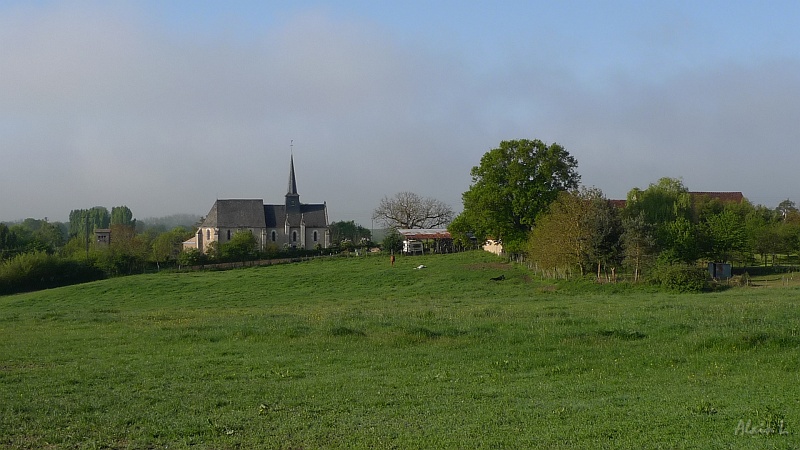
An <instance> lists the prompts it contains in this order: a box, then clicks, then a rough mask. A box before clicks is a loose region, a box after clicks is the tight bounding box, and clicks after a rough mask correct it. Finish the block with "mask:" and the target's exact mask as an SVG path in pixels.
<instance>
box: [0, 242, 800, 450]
mask: <svg viewBox="0 0 800 450" xmlns="http://www.w3.org/2000/svg"><path fill="white" fill-rule="evenodd" d="M420 264H423V265H425V266H427V267H426V268H424V269H416V268H415V267H417V266H419V265H420ZM501 274H502V275H504V277H505V280H504V281H500V282H496V281H491V280H490V278H492V277H496V276H498V275H501ZM616 290H619V292H613V291H616ZM799 300H800V290H798V289H797V288H795V287H776V288H769V289H764V288H761V289H758V288H737V289H730V290H727V291H724V292H718V293H708V294H696V295H673V294H665V293H657V292H649V291H647V290H644V289H631V290H626V289H621V288H620V287H619V286H603V287H596V286H590V287H583V286H580V285H574V284H567V285H556V284H552V283H551V282H547V281H540V280H536V279H533V278H532V277H531V276H530V274H529V273H528V272H526V271H525V270H524V269H523V268H520V267H517V266H514V265H510V264H506V263H503V262H502V261H501V260H499V259H495V258H494V257H493V256H491V255H489V254H486V253H482V252H471V253H464V254H455V255H440V256H424V257H400V258H398V259H397V263H396V265H395V267H390V265H389V261H388V258H383V257H367V258H365V257H361V258H349V259H326V260H315V261H309V262H305V263H299V264H292V265H283V266H270V267H261V268H249V269H240V270H231V271H226V272H203V273H164V274H157V275H143V276H135V277H125V278H116V279H110V280H104V281H100V282H95V283H89V284H84V285H78V286H70V287H65V288H60V289H53V290H48V291H42V292H37V293H30V294H22V295H13V296H6V297H0V447H2V448H166V447H168V448H188V447H192V448H215V449H216V448H366V447H371V448H498V447H514V448H796V447H797V446H798V445H800V439H798V433H800V376H799V375H798V374H800V351H799V347H800V325H798V324H800V306H798V305H800V301H799Z"/></svg>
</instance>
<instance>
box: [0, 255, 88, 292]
mask: <svg viewBox="0 0 800 450" xmlns="http://www.w3.org/2000/svg"><path fill="white" fill-rule="evenodd" d="M102 278H104V274H103V271H102V270H100V269H98V268H97V267H95V266H94V265H92V264H91V263H89V262H86V261H80V260H75V259H69V258H62V257H59V256H55V255H48V254H47V253H45V252H34V253H22V254H19V255H17V256H15V257H14V258H11V259H10V260H8V261H5V262H3V263H2V265H0V294H12V293H16V292H24V291H34V290H39V289H47V288H53V287H58V286H66V285H70V284H77V283H85V282H87V281H94V280H99V279H102Z"/></svg>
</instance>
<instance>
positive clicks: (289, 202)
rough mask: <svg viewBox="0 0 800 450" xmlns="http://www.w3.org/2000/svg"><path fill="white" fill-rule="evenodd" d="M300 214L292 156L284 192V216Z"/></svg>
mask: <svg viewBox="0 0 800 450" xmlns="http://www.w3.org/2000/svg"><path fill="white" fill-rule="evenodd" d="M298 213H300V194H298V193H297V180H296V179H295V177H294V154H292V156H291V159H290V160H289V188H288V189H287V192H286V214H298Z"/></svg>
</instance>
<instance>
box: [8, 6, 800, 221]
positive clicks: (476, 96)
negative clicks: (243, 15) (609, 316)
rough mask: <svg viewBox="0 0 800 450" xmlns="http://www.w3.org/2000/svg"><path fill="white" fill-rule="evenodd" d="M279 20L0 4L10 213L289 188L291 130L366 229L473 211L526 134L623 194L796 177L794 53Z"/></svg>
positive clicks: (323, 182) (300, 153) (294, 16)
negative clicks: (589, 48)
mask: <svg viewBox="0 0 800 450" xmlns="http://www.w3.org/2000/svg"><path fill="white" fill-rule="evenodd" d="M276 17H278V20H274V21H269V22H265V25H264V26H263V27H262V28H258V27H252V26H250V28H248V30H249V31H248V32H247V33H236V32H235V30H236V28H237V26H238V25H239V24H238V23H237V18H236V17H235V16H232V17H226V19H225V21H224V23H223V26H222V27H221V28H213V29H214V31H213V32H209V31H207V30H203V31H197V30H195V29H192V28H191V27H187V28H186V29H180V30H175V29H170V28H169V27H167V26H166V25H165V23H164V22H161V21H159V20H157V19H155V18H154V17H153V12H152V11H146V10H144V9H141V7H140V6H139V4H137V3H130V4H122V6H120V5H119V4H113V5H112V4H107V3H103V2H98V3H64V4H62V3H53V4H46V5H45V6H26V7H18V8H16V9H13V10H8V9H7V10H5V11H4V12H2V13H0V42H2V43H3V45H0V60H2V61H3V64H2V65H0V146H1V147H2V148H3V151H4V157H5V159H6V163H5V164H2V165H0V189H2V190H3V192H6V193H8V192H10V193H13V195H10V196H6V198H7V200H4V202H3V205H2V210H1V211H0V219H2V220H13V219H18V218H23V217H29V216H30V217H44V216H48V217H51V218H54V219H61V220H64V219H66V217H67V215H68V213H69V211H70V210H71V209H76V208H86V207H91V206H95V205H103V206H107V207H111V206H116V205H122V204H125V205H127V206H129V207H130V208H131V209H132V210H133V212H134V214H135V215H136V216H137V217H148V216H159V215H167V214H172V213H196V214H205V213H206V212H207V211H208V209H209V208H210V207H211V205H212V204H213V201H214V200H215V199H216V198H264V200H265V201H267V202H280V201H282V199H283V195H284V194H285V191H286V182H287V177H288V164H289V151H290V148H289V143H290V142H291V141H292V140H293V141H294V147H293V150H294V154H295V165H296V169H297V177H298V183H299V190H300V194H301V200H302V201H305V202H321V201H326V202H327V203H328V205H329V211H330V214H331V219H332V220H351V219H354V220H356V221H357V222H359V223H362V224H365V225H366V224H369V221H370V215H371V211H372V210H373V208H374V207H375V206H376V205H377V204H378V202H379V200H380V199H381V198H382V197H384V196H392V195H394V194H395V193H396V192H400V191H412V192H416V193H418V194H420V195H422V196H426V197H434V198H437V199H439V200H442V201H444V202H446V203H448V204H450V205H451V206H452V207H453V208H454V209H456V210H459V209H460V207H461V193H462V192H464V191H465V190H466V189H467V188H468V186H469V183H470V178H469V170H470V168H471V167H472V166H474V165H477V164H478V163H479V161H480V157H481V156H482V155H483V153H485V152H486V151H488V150H490V149H491V148H493V147H495V146H497V144H498V143H499V142H500V141H501V140H504V139H517V138H539V139H542V140H545V141H548V142H554V141H556V142H559V143H561V144H563V145H565V147H566V148H567V149H568V150H569V151H570V152H571V153H572V154H573V155H574V156H576V157H577V159H578V161H579V164H580V165H579V171H580V173H581V174H582V175H583V181H584V183H586V184H589V185H595V186H597V187H599V188H601V189H603V190H604V191H605V192H606V194H607V195H609V196H611V197H624V196H625V194H626V193H627V191H628V190H630V189H631V188H633V187H646V185H647V184H649V183H651V182H655V181H657V180H658V178H660V177H662V176H672V177H682V178H683V179H684V182H685V183H686V185H687V186H688V187H689V188H690V189H695V190H741V191H743V192H744V193H745V195H746V196H748V197H750V198H751V199H753V200H755V201H757V202H772V201H774V199H775V198H778V200H777V201H774V202H775V203H777V202H778V201H780V199H783V198H786V197H787V196H788V197H791V196H792V195H795V194H796V192H797V185H796V182H794V181H793V180H794V177H793V174H792V170H793V167H797V166H798V163H800V160H798V158H800V156H797V155H800V153H797V152H793V145H794V142H797V141H798V139H797V138H798V131H797V127H796V125H795V124H796V123H798V118H800V117H798V114H799V113H798V108H797V106H796V105H798V104H800V103H798V100H800V98H798V97H800V93H798V89H797V87H796V86H798V85H800V84H798V81H800V80H798V77H800V70H799V69H800V67H798V66H799V64H798V60H796V59H772V60H755V61H753V62H750V63H743V62H741V61H739V62H729V63H727V64H720V63H719V61H718V60H715V61H712V62H709V63H708V64H705V65H703V64H700V65H692V66H691V67H687V68H683V69H681V70H670V71H665V74H664V75H663V76H660V77H655V78H648V77H643V76H642V75H641V74H639V73H637V72H635V71H630V70H628V69H624V70H623V69H620V70H606V71H603V70H605V69H602V68H598V67H596V66H593V68H592V70H593V71H592V72H586V71H584V70H583V69H584V68H587V66H586V64H587V63H586V62H582V61H581V60H580V58H579V55H566V56H564V57H562V58H558V59H556V60H555V61H553V60H550V59H548V58H549V56H552V55H554V54H556V53H557V51H556V50H557V47H558V42H549V41H548V40H547V39H539V40H536V41H532V42H529V43H527V45H526V46H523V47H521V48H520V49H519V50H505V51H502V52H501V51H498V52H497V54H496V55H494V56H493V57H492V58H491V60H487V61H486V62H485V63H484V64H482V60H481V59H480V55H481V54H488V53H490V52H489V50H487V49H486V48H481V49H480V50H478V49H476V48H471V47H469V45H467V44H466V43H465V44H464V45H463V46H460V47H459V46H455V44H453V43H452V42H450V43H442V44H439V43H437V42H424V41H423V40H407V39H402V38H401V37H400V36H398V34H397V33H398V32H397V30H394V31H391V30H387V28H385V27H383V26H381V24H380V23H377V22H370V21H368V20H366V19H363V18H361V19H349V20H345V19H341V18H335V17H334V16H333V15H331V14H329V13H328V12H327V11H325V10H321V9H306V10H299V11H294V12H291V13H287V14H285V15H280V16H276ZM676 20H677V19H676ZM665 32H666V31H665ZM573 42H574V41H573ZM454 49H456V50H454ZM640 51H641V52H644V49H640ZM594 59H599V58H597V57H594ZM649 61H651V62H654V63H655V62H658V60H657V59H655V58H654V59H651V60H649ZM633 65H635V64H633ZM629 66H630V65H629ZM629 66H625V67H629ZM648 72H649V73H652V72H657V70H653V69H651V70H648Z"/></svg>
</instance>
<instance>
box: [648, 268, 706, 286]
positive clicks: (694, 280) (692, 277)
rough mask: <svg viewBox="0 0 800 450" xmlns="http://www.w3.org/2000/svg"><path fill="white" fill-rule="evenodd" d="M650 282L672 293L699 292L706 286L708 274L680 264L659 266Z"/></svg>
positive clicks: (699, 269)
mask: <svg viewBox="0 0 800 450" xmlns="http://www.w3.org/2000/svg"><path fill="white" fill-rule="evenodd" d="M655 272H656V275H655V276H654V277H653V279H652V281H653V282H654V283H656V284H659V285H661V287H663V288H664V289H666V290H668V291H672V292H701V291H703V290H705V289H706V287H707V286H708V272H706V271H705V270H704V269H702V268H700V267H694V266H686V265H681V264H674V265H661V266H659V267H658V268H657V269H656V271H655Z"/></svg>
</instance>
